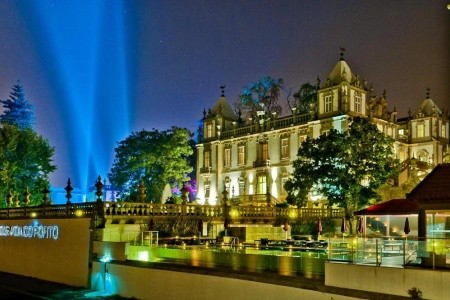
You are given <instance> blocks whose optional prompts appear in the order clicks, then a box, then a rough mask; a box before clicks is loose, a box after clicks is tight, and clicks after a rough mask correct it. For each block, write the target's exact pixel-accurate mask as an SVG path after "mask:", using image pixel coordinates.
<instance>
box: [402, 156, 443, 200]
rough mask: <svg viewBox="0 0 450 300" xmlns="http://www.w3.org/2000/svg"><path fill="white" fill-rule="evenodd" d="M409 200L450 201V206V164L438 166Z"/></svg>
mask: <svg viewBox="0 0 450 300" xmlns="http://www.w3.org/2000/svg"><path fill="white" fill-rule="evenodd" d="M407 198H408V199H414V200H419V202H423V201H424V200H433V199H436V200H437V199H439V200H443V199H448V200H449V205H450V164H449V163H445V164H439V165H437V166H436V167H435V168H434V169H433V171H431V173H430V174H428V175H427V176H426V177H425V178H424V179H423V180H422V181H421V182H420V183H419V184H418V185H417V186H416V187H415V188H414V189H413V190H412V191H411V192H410V193H409V194H408V195H407Z"/></svg>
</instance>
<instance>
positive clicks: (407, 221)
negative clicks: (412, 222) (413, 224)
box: [403, 218, 411, 234]
mask: <svg viewBox="0 0 450 300" xmlns="http://www.w3.org/2000/svg"><path fill="white" fill-rule="evenodd" d="M403 231H404V232H405V234H408V233H410V232H411V228H410V227H409V220H408V218H406V220H405V227H403Z"/></svg>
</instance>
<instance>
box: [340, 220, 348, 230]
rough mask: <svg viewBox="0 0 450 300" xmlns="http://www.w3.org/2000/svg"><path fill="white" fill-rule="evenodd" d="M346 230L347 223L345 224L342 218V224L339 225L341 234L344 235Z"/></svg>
mask: <svg viewBox="0 0 450 300" xmlns="http://www.w3.org/2000/svg"><path fill="white" fill-rule="evenodd" d="M346 230H347V223H345V217H344V218H342V223H341V232H342V233H344V232H345V231H346Z"/></svg>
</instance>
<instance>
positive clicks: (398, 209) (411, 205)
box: [354, 199, 419, 216]
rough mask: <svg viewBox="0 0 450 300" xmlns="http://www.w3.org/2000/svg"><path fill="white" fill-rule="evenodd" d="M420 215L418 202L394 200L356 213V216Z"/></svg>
mask: <svg viewBox="0 0 450 300" xmlns="http://www.w3.org/2000/svg"><path fill="white" fill-rule="evenodd" d="M418 213H419V203H418V202H417V201H416V200H408V199H392V200H389V201H386V202H381V203H378V204H375V205H372V206H369V207H367V208H365V209H362V210H359V211H357V212H355V213H354V214H355V215H359V216H361V215H363V216H364V215H365V216H370V215H376V216H380V215H409V214H418Z"/></svg>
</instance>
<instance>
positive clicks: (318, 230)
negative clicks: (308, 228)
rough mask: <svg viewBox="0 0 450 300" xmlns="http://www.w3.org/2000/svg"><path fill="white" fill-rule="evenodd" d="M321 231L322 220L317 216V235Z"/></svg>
mask: <svg viewBox="0 0 450 300" xmlns="http://www.w3.org/2000/svg"><path fill="white" fill-rule="evenodd" d="M321 232H322V221H321V220H320V218H319V220H318V221H317V233H318V234H317V235H320V233H321Z"/></svg>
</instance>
